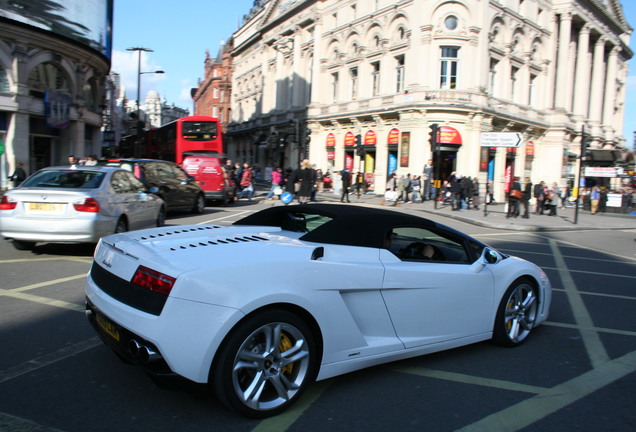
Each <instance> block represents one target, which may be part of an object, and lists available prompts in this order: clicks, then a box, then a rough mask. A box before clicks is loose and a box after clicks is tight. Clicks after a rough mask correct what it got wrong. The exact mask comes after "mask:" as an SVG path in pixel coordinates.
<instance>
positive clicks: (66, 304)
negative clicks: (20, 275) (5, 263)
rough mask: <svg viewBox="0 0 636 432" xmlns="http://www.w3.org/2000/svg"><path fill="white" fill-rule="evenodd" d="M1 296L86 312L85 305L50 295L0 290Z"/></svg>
mask: <svg viewBox="0 0 636 432" xmlns="http://www.w3.org/2000/svg"><path fill="white" fill-rule="evenodd" d="M0 296H5V297H12V298H17V299H20V300H26V301H30V302H33V303H40V304H43V305H47V306H53V307H59V308H62V309H68V310H72V311H77V312H84V310H85V306H83V305H78V304H75V303H69V302H65V301H63V300H54V299H51V298H48V297H42V296H38V295H33V294H28V293H24V292H15V291H7V290H0Z"/></svg>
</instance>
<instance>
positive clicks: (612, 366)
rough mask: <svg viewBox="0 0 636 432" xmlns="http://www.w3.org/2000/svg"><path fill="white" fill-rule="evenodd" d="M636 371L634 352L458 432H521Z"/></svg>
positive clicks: (635, 352)
mask: <svg viewBox="0 0 636 432" xmlns="http://www.w3.org/2000/svg"><path fill="white" fill-rule="evenodd" d="M635 370H636V351H632V352H631V353H629V354H626V355H624V356H623V357H620V358H618V359H616V360H612V361H609V362H607V363H605V364H602V365H599V366H598V367H596V368H594V369H592V370H591V371H589V372H586V373H584V374H581V375H579V376H578V377H576V378H573V379H571V380H569V381H566V382H564V383H562V384H559V385H557V386H554V387H552V388H551V389H548V390H546V391H544V392H541V393H539V394H537V395H536V396H533V397H531V398H530V399H526V400H524V401H522V402H519V403H517V404H515V405H512V406H510V407H508V408H506V409H503V410H501V411H498V412H496V413H494V414H491V415H489V416H487V417H485V418H483V419H481V420H479V421H477V422H475V423H472V424H470V425H468V426H466V427H463V428H461V429H459V431H457V432H482V431H483V432H492V431H497V432H513V431H518V430H521V429H524V428H526V427H527V426H529V425H531V424H532V423H534V422H536V421H538V420H541V419H543V418H545V417H547V416H548V415H550V414H552V413H555V412H557V411H559V410H560V409H562V408H564V407H566V406H568V405H570V404H572V403H574V402H576V401H578V400H580V399H582V398H584V397H585V396H587V395H589V394H591V393H593V392H595V391H597V390H599V389H601V388H603V387H605V386H606V385H608V384H611V383H613V382H614V381H616V380H619V379H621V378H623V377H624V376H626V375H629V374H631V373H633V372H634V371H635Z"/></svg>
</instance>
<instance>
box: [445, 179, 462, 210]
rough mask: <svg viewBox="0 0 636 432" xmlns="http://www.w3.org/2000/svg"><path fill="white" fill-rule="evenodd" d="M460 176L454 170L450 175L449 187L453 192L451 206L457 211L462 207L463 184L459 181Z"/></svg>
mask: <svg viewBox="0 0 636 432" xmlns="http://www.w3.org/2000/svg"><path fill="white" fill-rule="evenodd" d="M460 178H461V177H460V176H459V175H458V174H457V172H455V171H453V172H452V173H451V175H450V176H449V177H448V189H449V191H450V193H451V208H452V210H455V211H459V210H460V208H461V203H460V201H461V194H462V185H461V183H460V182H459V179H460Z"/></svg>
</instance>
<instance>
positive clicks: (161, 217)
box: [157, 205, 166, 227]
mask: <svg viewBox="0 0 636 432" xmlns="http://www.w3.org/2000/svg"><path fill="white" fill-rule="evenodd" d="M165 224H166V207H165V206H163V205H162V206H161V207H160V208H159V213H158V214H157V226H158V227H162V226H164V225H165Z"/></svg>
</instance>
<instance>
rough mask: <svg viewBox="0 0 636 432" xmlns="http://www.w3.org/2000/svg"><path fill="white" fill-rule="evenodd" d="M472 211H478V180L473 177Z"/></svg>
mask: <svg viewBox="0 0 636 432" xmlns="http://www.w3.org/2000/svg"><path fill="white" fill-rule="evenodd" d="M472 196H473V209H475V210H479V179H478V178H477V177H473V190H472Z"/></svg>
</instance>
